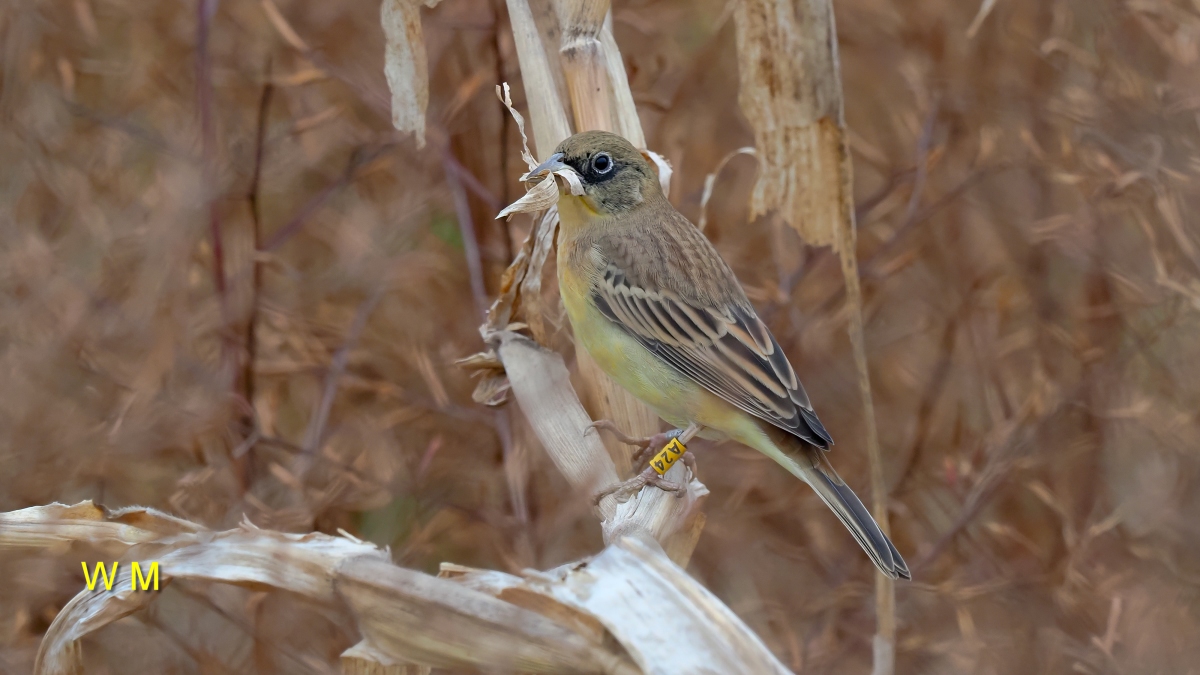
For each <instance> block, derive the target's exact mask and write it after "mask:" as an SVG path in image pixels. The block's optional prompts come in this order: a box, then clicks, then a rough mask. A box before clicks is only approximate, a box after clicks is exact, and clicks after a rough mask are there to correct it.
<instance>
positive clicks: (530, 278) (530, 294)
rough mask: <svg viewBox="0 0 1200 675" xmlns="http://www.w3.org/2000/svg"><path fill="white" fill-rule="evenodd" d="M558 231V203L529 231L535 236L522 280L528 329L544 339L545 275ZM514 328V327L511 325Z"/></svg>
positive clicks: (537, 337)
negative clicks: (543, 279) (543, 300)
mask: <svg viewBox="0 0 1200 675" xmlns="http://www.w3.org/2000/svg"><path fill="white" fill-rule="evenodd" d="M557 231H558V205H557V204H556V205H554V206H552V207H550V208H549V209H548V210H547V211H546V212H545V213H544V214H542V217H541V218H540V219H538V222H537V226H536V227H535V228H534V230H533V232H532V233H530V236H531V237H534V242H533V251H532V253H530V256H529V270H530V272H529V273H527V274H526V275H525V279H524V280H523V281H522V282H521V297H522V298H524V301H525V311H524V315H525V318H526V319H527V320H528V322H529V332H530V333H532V334H533V339H534V340H537V341H538V342H539V343H543V344H544V343H545V342H546V339H547V338H548V337H549V336H548V335H547V333H546V321H545V314H546V312H545V310H544V308H543V307H542V276H543V275H544V270H545V267H546V260H548V259H549V258H550V252H551V251H552V250H554V233H555V232H557ZM509 330H511V328H510V329H509Z"/></svg>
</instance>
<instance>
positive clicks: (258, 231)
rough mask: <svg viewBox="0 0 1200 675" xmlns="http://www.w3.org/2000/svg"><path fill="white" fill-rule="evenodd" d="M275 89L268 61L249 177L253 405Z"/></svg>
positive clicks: (248, 390)
mask: <svg viewBox="0 0 1200 675" xmlns="http://www.w3.org/2000/svg"><path fill="white" fill-rule="evenodd" d="M274 91H275V88H274V86H273V85H272V84H271V62H270V60H269V59H268V60H267V67H266V81H265V82H264V83H263V89H262V95H261V96H260V97H259V100H258V125H257V131H256V133H255V137H254V172H253V173H252V174H251V176H250V193H249V195H247V199H248V200H249V202H250V219H251V221H252V223H253V225H254V260H253V261H251V265H252V269H253V272H252V274H253V275H254V280H253V282H252V284H251V289H252V290H251V295H250V316H249V317H248V318H247V320H246V363H245V366H244V368H243V371H242V395H243V396H244V397H245V398H246V400H247V401H249V402H250V403H251V405H253V403H254V361H255V356H256V353H257V344H256V339H255V330H256V328H257V324H258V299H259V295H260V294H261V293H262V265H261V264H260V263H259V260H258V251H259V249H260V248H261V247H262V204H261V203H260V201H259V196H260V191H261V186H262V167H263V157H264V155H265V147H264V146H265V140H266V137H267V117H268V113H269V112H270V109H271V96H272V94H273V93H274Z"/></svg>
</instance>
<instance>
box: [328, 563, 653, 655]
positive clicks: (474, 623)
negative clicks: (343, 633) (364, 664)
mask: <svg viewBox="0 0 1200 675" xmlns="http://www.w3.org/2000/svg"><path fill="white" fill-rule="evenodd" d="M336 586H337V589H338V591H339V592H340V593H341V595H342V596H343V597H344V598H346V600H347V601H348V602H349V603H350V606H351V607H353V608H354V611H355V614H356V615H357V617H358V620H359V629H360V631H361V632H362V634H363V635H364V636H365V637H366V638H367V639H368V640H369V641H370V642H371V644H372V645H374V646H375V647H376V648H377V649H379V650H380V651H383V652H384V653H385V654H389V655H396V654H401V655H403V656H404V657H405V658H406V659H409V660H413V661H418V662H420V663H423V664H427V665H432V666H439V667H445V668H470V669H486V670H502V671H514V670H515V671H519V672H530V673H559V672H572V673H620V674H622V675H637V674H638V673H639V671H638V669H637V667H636V666H634V665H633V663H632V662H630V661H629V659H628V657H627V656H626V655H625V654H624V653H623V652H622V651H621V649H620V648H617V647H606V646H604V645H602V644H601V642H600V640H597V639H589V637H585V636H583V635H581V634H579V633H578V632H576V631H573V630H571V629H570V628H568V627H566V626H563V625H559V624H558V623H556V622H554V621H552V620H550V619H548V618H546V617H544V616H542V615H540V614H538V613H536V612H532V611H529V610H527V609H522V608H520V607H517V606H515V605H512V604H509V603H506V602H503V601H500V600H497V599H495V598H493V597H491V596H489V595H486V594H484V593H481V592H479V591H475V590H472V589H470V588H466V587H464V586H462V585H460V584H456V583H454V582H452V581H448V580H446V579H438V578H436V577H431V576H429V575H426V574H422V573H420V572H415V571H413V570H407V569H404V568H402V567H396V566H395V565H392V564H390V563H388V562H386V561H384V560H372V559H368V558H361V559H358V560H351V561H348V562H347V563H346V564H345V565H343V566H342V567H341V568H340V569H339V570H338V578H337V581H336Z"/></svg>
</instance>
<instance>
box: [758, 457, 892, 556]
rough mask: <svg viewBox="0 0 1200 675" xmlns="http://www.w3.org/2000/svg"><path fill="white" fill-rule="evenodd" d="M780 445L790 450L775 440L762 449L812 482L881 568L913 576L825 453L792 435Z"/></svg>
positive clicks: (814, 487)
mask: <svg viewBox="0 0 1200 675" xmlns="http://www.w3.org/2000/svg"><path fill="white" fill-rule="evenodd" d="M781 445H782V446H783V447H784V448H787V450H784V451H781V450H780V448H779V446H778V445H776V444H774V443H772V444H771V445H770V446H769V447H767V448H765V449H763V452H764V453H765V454H767V455H768V456H770V457H771V458H772V459H774V460H775V461H777V462H779V463H780V464H782V465H783V466H784V468H786V469H787V470H788V471H790V472H792V473H793V474H795V475H796V477H797V478H800V479H801V480H803V481H804V482H805V483H808V484H809V485H810V486H812V488H813V490H815V491H816V493H817V495H819V496H820V497H821V501H823V502H825V505H826V506H828V507H829V508H830V510H832V511H833V513H834V514H835V515H836V516H837V517H838V520H840V521H842V524H843V525H845V526H846V529H847V530H850V534H852V535H854V539H855V540H856V541H858V545H859V546H861V547H862V549H863V550H864V551H866V553H867V555H868V556H869V557H870V558H871V562H873V563H875V566H876V567H878V568H879V571H881V572H883V573H884V574H886V575H887V576H888V577H891V578H892V579H911V578H912V575H911V574H910V573H909V571H908V565H907V564H906V563H905V562H904V558H902V557H900V552H899V551H897V550H896V546H895V545H894V544H892V541H891V540H890V539H888V537H887V535H885V534H884V533H883V531H881V530H880V529H879V525H878V524H877V523H876V522H875V519H874V518H872V517H871V513H870V512H869V511H867V508H866V507H865V506H863V503H862V502H861V501H859V499H858V495H856V494H854V491H853V490H851V489H850V486H848V485H846V483H845V481H843V480H842V479H841V477H840V476H838V475H837V472H836V471H834V470H833V467H832V466H830V464H829V460H828V459H826V458H825V453H824V452H823V451H822V450H820V449H819V448H817V447H816V446H813V445H810V444H808V443H805V442H804V441H802V440H801V439H798V438H795V437H789V439H788V441H787V442H785V443H782V444H781ZM795 446H800V447H795ZM797 455H799V456H797Z"/></svg>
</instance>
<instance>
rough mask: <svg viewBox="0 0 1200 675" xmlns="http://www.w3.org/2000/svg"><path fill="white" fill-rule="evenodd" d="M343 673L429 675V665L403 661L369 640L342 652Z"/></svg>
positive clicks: (353, 674) (349, 674)
mask: <svg viewBox="0 0 1200 675" xmlns="http://www.w3.org/2000/svg"><path fill="white" fill-rule="evenodd" d="M341 661H342V675H429V671H430V668H429V666H417V665H413V664H409V663H401V662H399V661H396V660H395V659H393V658H392V657H390V656H388V655H387V654H385V653H383V652H382V651H380V650H379V649H378V648H376V647H375V646H374V645H372V644H371V643H370V642H368V641H367V640H363V641H362V642H359V643H358V644H356V645H354V646H353V647H350V648H349V649H347V650H346V651H344V652H342V655H341Z"/></svg>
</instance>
